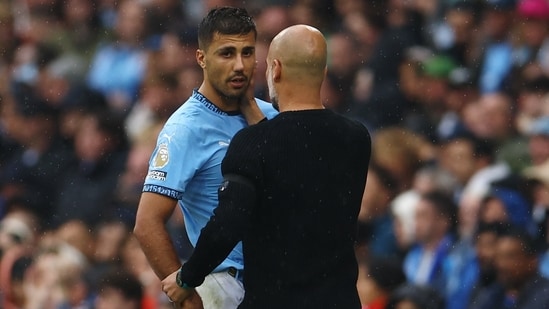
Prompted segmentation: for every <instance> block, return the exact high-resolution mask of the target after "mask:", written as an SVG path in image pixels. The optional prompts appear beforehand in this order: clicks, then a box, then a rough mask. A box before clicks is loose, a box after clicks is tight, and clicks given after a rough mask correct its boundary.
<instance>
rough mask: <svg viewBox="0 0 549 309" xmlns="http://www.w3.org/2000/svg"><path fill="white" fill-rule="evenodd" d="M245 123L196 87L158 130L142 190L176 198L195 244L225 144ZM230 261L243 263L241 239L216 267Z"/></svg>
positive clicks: (218, 179)
mask: <svg viewBox="0 0 549 309" xmlns="http://www.w3.org/2000/svg"><path fill="white" fill-rule="evenodd" d="M256 101H257V104H258V105H259V107H260V109H261V110H262V111H263V114H264V115H265V116H266V117H267V118H269V119H271V118H273V117H274V116H275V115H276V114H277V111H276V110H275V109H274V108H273V107H272V104H270V103H267V102H265V101H262V100H259V99H256ZM245 126H247V123H246V120H245V118H244V116H243V115H242V114H241V113H240V112H234V113H227V112H224V111H222V110H220V109H219V108H217V106H215V105H214V104H213V103H212V102H210V101H209V100H208V99H207V98H206V97H204V96H203V95H202V94H201V93H199V92H198V91H196V90H194V91H193V94H192V96H191V97H190V98H189V99H188V100H187V101H186V102H185V103H184V104H183V105H181V107H179V109H178V110H177V111H176V112H175V113H173V115H172V116H171V117H170V118H169V119H168V120H167V122H166V124H165V125H164V128H163V129H162V131H160V133H159V135H158V140H157V144H156V148H155V150H154V151H153V153H152V155H151V159H150V161H149V171H148V174H147V177H146V179H145V184H144V187H143V192H154V193H158V194H162V195H165V196H168V197H171V198H174V199H177V200H178V204H179V207H180V208H181V210H182V211H183V215H184V219H185V227H186V229H187V234H188V236H189V240H190V241H191V243H192V245H193V246H194V245H196V242H197V240H198V236H199V235H200V231H201V229H202V228H203V227H204V226H205V225H206V223H207V222H208V220H209V219H210V217H211V216H212V215H213V211H214V209H215V207H217V204H218V199H217V189H218V188H219V185H220V184H221V183H222V181H223V178H222V175H221V161H222V160H223V158H224V156H225V153H226V151H227V147H228V146H229V143H230V141H231V138H232V137H233V136H234V135H235V134H236V132H238V131H239V130H240V129H242V128H244V127H245ZM231 266H232V267H236V268H237V269H242V268H243V257H242V244H241V243H239V244H238V245H237V246H236V247H235V248H234V249H233V251H232V252H231V253H230V254H229V256H228V257H227V259H225V261H223V263H221V265H219V266H218V267H217V268H216V271H217V270H223V269H226V268H228V267H231Z"/></svg>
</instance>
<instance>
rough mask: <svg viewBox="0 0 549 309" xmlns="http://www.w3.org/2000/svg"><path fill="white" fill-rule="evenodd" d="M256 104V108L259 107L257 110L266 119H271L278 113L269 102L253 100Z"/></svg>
mask: <svg viewBox="0 0 549 309" xmlns="http://www.w3.org/2000/svg"><path fill="white" fill-rule="evenodd" d="M255 101H256V102H257V106H259V109H260V110H261V111H262V112H263V115H265V117H267V119H273V118H274V117H275V116H276V115H278V111H277V110H276V109H275V108H274V107H273V105H272V104H271V103H269V102H266V101H263V100H260V99H257V98H256V99H255Z"/></svg>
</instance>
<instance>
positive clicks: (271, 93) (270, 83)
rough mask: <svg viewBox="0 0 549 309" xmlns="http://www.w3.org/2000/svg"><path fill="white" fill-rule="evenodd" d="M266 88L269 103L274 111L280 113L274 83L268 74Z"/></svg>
mask: <svg viewBox="0 0 549 309" xmlns="http://www.w3.org/2000/svg"><path fill="white" fill-rule="evenodd" d="M267 88H269V98H271V103H272V104H273V107H274V109H276V110H277V111H280V110H279V108H280V107H279V106H278V93H276V89H275V87H274V81H273V78H272V76H271V74H270V72H269V74H267Z"/></svg>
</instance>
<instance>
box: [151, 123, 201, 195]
mask: <svg viewBox="0 0 549 309" xmlns="http://www.w3.org/2000/svg"><path fill="white" fill-rule="evenodd" d="M199 145H200V142H199V140H198V138H197V135H196V133H195V132H193V131H192V130H191V129H190V128H188V127H186V126H182V125H175V124H171V125H166V126H165V127H164V128H163V129H162V130H161V131H160V133H159V135H158V139H157V143H156V147H155V149H154V151H153V152H152V155H151V158H150V160H149V170H148V173H147V177H146V178H145V183H144V186H143V192H154V193H158V194H162V195H165V196H168V197H171V198H174V199H177V200H179V199H180V198H181V195H182V194H183V192H185V188H186V186H187V184H188V183H189V181H190V179H192V177H193V176H194V174H195V172H196V170H197V168H198V165H199V164H200V156H199V154H200V150H199Z"/></svg>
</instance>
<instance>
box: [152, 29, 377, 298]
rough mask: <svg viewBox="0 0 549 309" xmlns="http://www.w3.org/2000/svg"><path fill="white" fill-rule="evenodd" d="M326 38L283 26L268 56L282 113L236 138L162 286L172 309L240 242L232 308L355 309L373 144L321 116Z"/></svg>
mask: <svg viewBox="0 0 549 309" xmlns="http://www.w3.org/2000/svg"><path fill="white" fill-rule="evenodd" d="M325 72H326V41H325V39H324V36H323V35H322V34H321V33H320V32H319V31H318V30H317V29H315V28H313V27H310V26H306V25H296V26H291V27H289V28H287V29H285V30H283V31H282V32H281V33H279V34H278V35H277V36H276V37H275V38H274V39H273V41H272V43H271V46H270V49H269V53H268V56H267V73H266V77H267V81H268V84H269V95H270V97H271V100H272V102H273V105H274V106H275V107H278V108H279V110H280V114H279V115H278V116H276V117H275V118H273V119H272V120H269V121H263V122H260V123H259V124H257V125H254V126H251V127H249V128H245V129H242V130H241V131H239V132H238V133H237V134H236V135H235V137H234V139H233V140H232V141H231V144H230V146H229V149H228V151H227V154H226V156H225V158H224V160H223V163H222V172H223V176H224V181H223V183H222V185H221V186H220V188H219V191H218V192H219V206H218V207H217V209H216V210H215V212H214V215H213V216H212V218H211V219H210V221H209V223H208V224H207V225H206V227H205V228H204V229H203V230H202V232H201V235H200V238H199V240H198V243H197V245H196V248H195V250H194V253H193V255H192V256H191V257H190V259H189V260H188V261H187V262H186V263H185V264H184V265H183V266H182V267H181V269H180V270H179V271H177V272H174V273H173V274H171V275H169V276H168V277H167V278H165V279H164V280H163V281H162V286H163V290H164V292H165V293H166V294H167V295H168V297H169V298H170V299H171V300H173V301H174V302H175V303H176V305H177V304H181V303H182V302H183V300H184V299H186V297H188V296H189V295H191V292H192V289H193V288H194V287H196V286H198V285H200V284H201V283H202V281H203V280H204V277H205V276H206V275H207V274H208V273H210V272H211V271H212V269H214V267H216V266H217V265H218V264H219V263H220V262H221V261H222V260H223V259H224V258H225V257H226V256H227V254H228V253H229V252H230V251H231V249H232V248H233V247H234V246H235V244H236V243H237V242H238V241H240V240H242V243H243V250H244V265H245V270H244V287H245V290H246V293H245V296H244V300H243V301H242V303H241V305H240V306H239V308H261V309H268V308H277V309H278V308H300V309H306V308H314V309H318V308H324V309H326V308H338V309H341V308H356V309H359V308H360V300H359V297H358V293H357V289H356V280H357V275H358V270H357V269H358V267H357V262H356V259H355V253H354V240H355V235H356V232H357V216H358V212H359V209H360V203H361V199H362V194H363V191H364V185H365V182H366V175H367V171H368V164H369V161H370V152H371V138H370V135H369V133H368V131H367V129H366V128H365V127H364V126H363V125H361V124H359V123H357V122H354V121H351V120H349V119H347V118H344V117H343V116H340V115H337V114H335V113H334V112H332V111H330V110H327V109H324V107H323V106H322V103H321V100H320V87H321V84H322V81H323V78H324V76H325Z"/></svg>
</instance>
